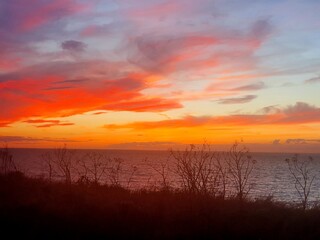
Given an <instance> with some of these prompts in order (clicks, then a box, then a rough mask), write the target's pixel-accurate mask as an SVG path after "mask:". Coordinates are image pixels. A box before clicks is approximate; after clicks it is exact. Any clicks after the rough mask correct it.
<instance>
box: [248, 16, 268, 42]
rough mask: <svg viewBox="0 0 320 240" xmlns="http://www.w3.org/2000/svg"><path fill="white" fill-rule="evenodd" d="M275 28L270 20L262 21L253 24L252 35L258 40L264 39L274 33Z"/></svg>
mask: <svg viewBox="0 0 320 240" xmlns="http://www.w3.org/2000/svg"><path fill="white" fill-rule="evenodd" d="M272 31H273V27H272V25H271V23H270V21H269V20H268V19H261V20H258V21H256V22H254V23H253V25H252V28H251V33H252V34H253V36H255V37H256V38H258V39H263V38H265V37H267V36H268V35H269V34H270V33H272Z"/></svg>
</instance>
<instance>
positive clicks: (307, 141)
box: [286, 138, 320, 144]
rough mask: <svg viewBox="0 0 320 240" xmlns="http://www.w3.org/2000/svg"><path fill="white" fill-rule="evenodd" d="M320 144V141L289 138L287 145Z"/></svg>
mask: <svg viewBox="0 0 320 240" xmlns="http://www.w3.org/2000/svg"><path fill="white" fill-rule="evenodd" d="M308 143H320V139H304V138H288V139H287V140H286V144H308Z"/></svg>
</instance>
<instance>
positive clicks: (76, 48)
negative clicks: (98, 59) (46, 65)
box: [61, 40, 87, 52]
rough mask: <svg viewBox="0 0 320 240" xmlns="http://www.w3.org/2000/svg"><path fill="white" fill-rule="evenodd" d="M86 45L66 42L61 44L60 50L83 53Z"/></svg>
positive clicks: (77, 42)
mask: <svg viewBox="0 0 320 240" xmlns="http://www.w3.org/2000/svg"><path fill="white" fill-rule="evenodd" d="M86 47H87V45H86V44H85V43H83V42H80V41H75V40H67V41H64V42H62V43H61V48H62V49H63V50H68V51H71V52H83V51H85V49H86Z"/></svg>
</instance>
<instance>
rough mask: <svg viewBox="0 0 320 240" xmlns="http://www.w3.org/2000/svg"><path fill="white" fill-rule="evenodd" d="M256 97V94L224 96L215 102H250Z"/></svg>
mask: <svg viewBox="0 0 320 240" xmlns="http://www.w3.org/2000/svg"><path fill="white" fill-rule="evenodd" d="M256 97H257V96H256V95H246V96H242V97H235V98H224V99H220V100H218V101H217V102H218V103H219V104H241V103H247V102H251V101H252V100H253V99H255V98H256Z"/></svg>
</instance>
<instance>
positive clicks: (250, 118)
mask: <svg viewBox="0 0 320 240" xmlns="http://www.w3.org/2000/svg"><path fill="white" fill-rule="evenodd" d="M319 122H320V108H317V107H314V106H311V105H308V104H306V103H301V102H297V103H296V104H295V105H291V106H288V107H286V108H284V109H281V110H279V111H278V112H272V113H270V114H268V113H266V114H254V115H230V116H217V117H209V116H203V117H193V116H187V117H184V118H182V119H169V120H163V121H157V122H135V123H128V124H122V125H115V124H109V125H105V126H104V127H105V128H108V129H117V128H132V129H141V130H144V129H159V128H168V129H170V128H191V127H199V126H228V127H233V126H237V127H239V126H254V125H288V124H289V125H290V124H305V123H319Z"/></svg>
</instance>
